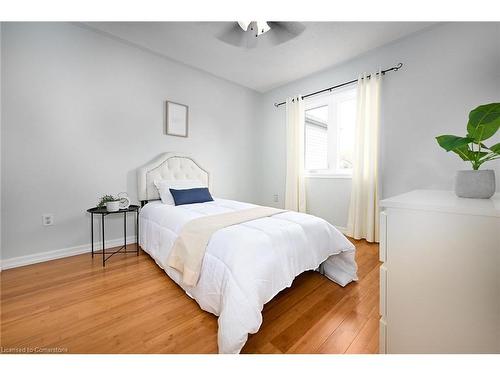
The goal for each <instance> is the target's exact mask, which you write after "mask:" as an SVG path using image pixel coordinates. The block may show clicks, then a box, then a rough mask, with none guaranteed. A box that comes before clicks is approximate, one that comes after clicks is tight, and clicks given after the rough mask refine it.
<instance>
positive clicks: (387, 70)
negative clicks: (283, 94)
mask: <svg viewBox="0 0 500 375" xmlns="http://www.w3.org/2000/svg"><path fill="white" fill-rule="evenodd" d="M402 66H403V63H399V64H398V65H396V66H393V67H392V68H389V69H385V70H382V71H381V72H380V73H382V75H384V74H385V73H387V72H397V71H398V70H399V69H401V67H402ZM375 74H379V73H375ZM370 77H371V75H367V76H366V78H370ZM354 82H358V80H357V79H353V80H352V81H349V82H344V83H341V84H338V85H335V86H332V87H328V88H326V89H323V90H319V91H315V92H312V93H310V94H307V95H302V99H305V98H308V97H310V96H313V95H318V94H321V93H323V92H327V91H332V90H334V89H338V88H339V87H343V86H347V85H350V84H351V83H354ZM283 104H286V102H281V103H274V106H275V107H276V108H278V107H279V106H280V105H283Z"/></svg>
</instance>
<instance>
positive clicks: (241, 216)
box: [168, 206, 284, 286]
mask: <svg viewBox="0 0 500 375" xmlns="http://www.w3.org/2000/svg"><path fill="white" fill-rule="evenodd" d="M281 212H284V210H279V209H277V208H272V207H263V206H258V207H255V208H249V209H246V210H241V211H235V212H227V213H223V214H218V215H209V216H203V217H199V218H196V219H193V220H191V221H189V222H188V223H186V224H185V225H184V227H183V228H182V229H181V232H180V233H179V236H178V237H177V239H176V240H175V243H174V246H173V247H172V251H171V252H170V256H169V257H168V265H169V266H170V267H172V268H175V269H176V270H177V271H179V272H181V273H182V281H183V282H184V284H186V285H188V286H195V285H196V284H197V283H198V279H199V277H200V271H201V265H202V263H203V257H204V256H205V251H206V249H207V245H208V242H209V241H210V238H211V237H212V235H213V234H214V233H215V232H217V231H218V230H219V229H222V228H226V227H229V226H231V225H236V224H241V223H244V222H247V221H252V220H255V219H260V218H263V217H269V216H273V215H276V214H279V213H281Z"/></svg>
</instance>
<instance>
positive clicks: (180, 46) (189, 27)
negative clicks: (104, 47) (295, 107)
mask: <svg viewBox="0 0 500 375" xmlns="http://www.w3.org/2000/svg"><path fill="white" fill-rule="evenodd" d="M234 24H235V23H234ZM234 24H233V23H231V22H89V23H86V25H87V26H88V27H90V28H92V29H95V30H98V31H101V32H105V33H107V34H110V35H112V36H115V37H117V38H120V39H122V40H126V41H128V42H130V43H133V44H135V45H139V46H141V47H143V48H147V49H149V50H151V51H154V52H156V53H159V54H161V55H163V56H166V57H168V58H171V59H173V60H176V61H179V62H182V63H184V64H186V65H190V66H192V67H195V68H198V69H201V70H204V71H206V72H209V73H211V74H213V75H216V76H218V77H221V78H224V79H227V80H229V81H232V82H235V83H238V84H240V85H243V86H246V87H248V88H251V89H254V90H256V91H259V92H266V91H268V90H271V89H273V88H275V87H278V86H281V85H284V84H286V83H288V82H291V81H294V80H296V79H299V78H302V77H305V76H307V75H309V74H312V73H314V72H317V71H320V70H323V69H326V68H328V67H330V66H332V65H335V64H339V63H341V62H344V61H347V60H349V59H352V58H354V57H356V56H358V55H360V54H362V53H365V52H367V51H369V50H371V49H374V48H377V47H380V46H382V45H384V44H387V43H390V42H393V41H395V40H397V39H400V38H402V37H405V36H407V35H409V34H411V33H414V32H417V31H419V30H422V29H424V28H426V27H429V26H430V25H432V23H430V22H304V23H302V25H304V26H305V29H304V31H303V32H302V33H300V34H299V35H298V36H296V37H295V38H293V39H291V40H289V41H287V42H285V43H282V44H279V45H275V46H269V44H268V43H260V44H259V43H258V44H257V47H256V48H248V49H247V48H241V47H235V46H232V45H229V44H227V43H224V42H222V41H221V40H219V39H218V38H217V37H218V36H219V35H220V34H221V33H222V32H223V31H224V30H227V28H228V27H229V26H234ZM268 33H271V31H269V32H268ZM266 34H267V33H266ZM266 34H263V35H266ZM259 38H261V37H259Z"/></svg>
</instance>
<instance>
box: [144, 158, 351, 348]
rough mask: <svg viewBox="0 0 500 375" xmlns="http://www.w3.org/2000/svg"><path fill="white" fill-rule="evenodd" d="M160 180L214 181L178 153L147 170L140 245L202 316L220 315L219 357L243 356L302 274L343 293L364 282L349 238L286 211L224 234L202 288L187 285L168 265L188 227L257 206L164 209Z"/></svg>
mask: <svg viewBox="0 0 500 375" xmlns="http://www.w3.org/2000/svg"><path fill="white" fill-rule="evenodd" d="M158 179H169V180H172V179H175V180H193V179H194V180H198V181H200V182H201V183H203V184H204V185H205V186H207V187H209V188H210V187H211V180H210V174H209V173H208V172H207V171H205V170H204V169H203V168H201V167H200V165H199V164H198V163H196V162H195V161H194V160H193V159H192V158H190V157H187V156H183V155H179V154H174V153H165V154H162V155H161V156H160V157H158V158H157V159H156V160H154V161H152V162H150V163H148V164H146V165H145V166H143V167H142V168H140V169H139V171H138V197H139V199H140V200H141V204H142V205H143V207H142V209H141V212H140V215H139V229H140V231H139V232H140V235H139V243H140V246H141V247H142V249H143V250H144V251H145V252H147V253H148V254H149V255H150V256H151V258H153V259H154V261H155V262H156V263H157V264H158V266H159V267H161V268H162V269H163V270H164V271H165V273H166V274H167V275H168V276H169V277H170V278H171V279H172V280H173V281H174V282H176V283H177V284H178V285H179V286H180V287H181V288H183V289H184V291H185V292H186V294H187V295H188V296H189V297H191V298H193V299H194V300H196V302H197V303H198V304H199V306H200V307H201V308H202V309H203V310H205V311H208V312H210V313H212V314H214V315H216V316H218V326H219V329H218V349H219V353H239V352H240V350H241V349H242V348H243V346H244V345H245V343H246V341H247V338H248V334H251V333H256V332H257V331H258V329H259V327H260V325H261V323H262V309H263V306H264V304H265V303H267V302H269V301H270V300H271V299H272V298H273V297H274V296H275V295H276V294H278V293H279V292H280V291H281V290H283V289H285V288H287V287H289V286H290V285H291V284H292V281H293V280H294V278H295V277H296V276H298V275H299V274H301V273H302V272H304V271H307V270H318V271H319V272H321V273H323V274H324V275H325V276H326V277H328V278H329V279H331V280H332V281H334V282H336V283H338V284H339V285H341V286H345V285H346V284H348V283H350V282H351V281H355V280H357V276H356V269H357V268H356V263H355V260H354V253H355V248H354V246H353V245H352V243H351V242H349V241H348V240H347V238H346V237H345V236H344V235H343V234H341V233H340V232H339V231H338V230H337V229H335V228H334V227H333V226H332V225H330V224H329V223H327V222H326V221H325V220H323V219H320V218H318V217H316V216H313V215H307V214H302V213H297V212H292V211H284V212H279V213H277V214H276V215H273V216H269V217H263V218H259V219H256V220H251V221H247V222H244V223H241V224H237V225H231V226H228V227H225V228H223V229H220V230H217V231H216V232H215V233H214V234H213V235H212V236H211V237H210V241H209V243H208V245H207V246H206V251H205V253H204V257H203V263H202V265H201V271H200V275H199V280H198V282H197V284H196V285H194V286H189V285H186V284H185V283H184V282H183V278H182V275H181V273H180V272H179V271H177V270H176V269H174V268H172V267H170V266H169V265H168V261H167V260H168V257H169V254H170V251H171V249H172V247H173V246H174V243H175V241H176V239H177V237H178V236H179V233H180V231H181V229H182V228H183V226H184V225H185V224H186V223H188V222H190V221H192V220H193V219H196V218H200V217H206V216H210V215H217V214H222V213H228V212H238V211H241V210H245V209H250V208H252V207H257V206H255V205H253V204H250V203H244V202H238V201H234V200H228V199H220V198H217V197H214V200H213V201H211V202H204V203H195V204H186V205H182V206H175V205H168V204H163V203H162V202H161V201H160V200H159V194H158V190H157V189H156V187H155V185H154V181H155V180H158Z"/></svg>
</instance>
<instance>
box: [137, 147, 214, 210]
mask: <svg viewBox="0 0 500 375" xmlns="http://www.w3.org/2000/svg"><path fill="white" fill-rule="evenodd" d="M157 179H163V180H200V181H201V182H202V183H203V184H206V186H208V187H209V188H210V175H209V173H208V172H207V171H206V170H204V169H203V168H201V167H200V166H199V164H198V163H196V162H195V161H194V160H193V159H192V158H190V157H188V156H184V155H180V154H177V153H173V152H166V153H164V154H161V155H160V156H159V157H157V158H156V159H155V160H153V161H152V162H150V163H148V164H146V165H144V166H143V167H141V168H139V170H138V171H137V182H138V186H137V197H138V198H139V200H140V201H141V203H144V201H150V200H156V199H160V196H159V194H158V190H157V189H156V187H155V185H154V180H157Z"/></svg>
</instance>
